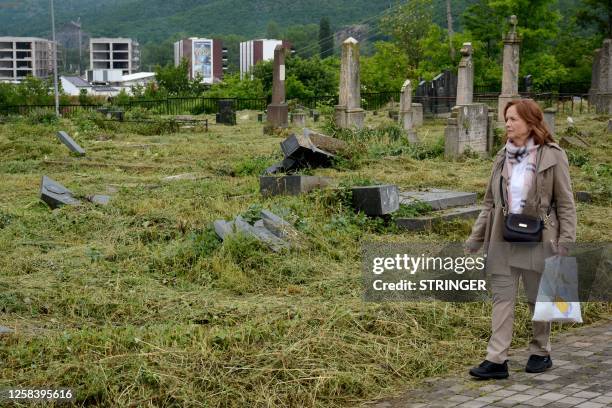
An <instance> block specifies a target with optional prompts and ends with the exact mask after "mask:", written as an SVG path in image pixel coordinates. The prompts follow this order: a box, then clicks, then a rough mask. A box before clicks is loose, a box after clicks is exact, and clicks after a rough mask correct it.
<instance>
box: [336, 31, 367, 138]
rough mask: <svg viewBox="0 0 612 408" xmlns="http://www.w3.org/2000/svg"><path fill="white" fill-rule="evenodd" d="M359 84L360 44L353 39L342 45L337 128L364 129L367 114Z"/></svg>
mask: <svg viewBox="0 0 612 408" xmlns="http://www.w3.org/2000/svg"><path fill="white" fill-rule="evenodd" d="M360 86H361V85H360V82H359V42H358V41H357V40H355V39H354V38H353V37H350V38H348V39H346V40H345V41H344V42H343V43H342V65H341V67H340V93H339V101H338V105H336V115H335V119H336V126H338V127H339V128H357V129H361V128H362V127H363V119H364V116H365V112H364V110H363V109H361V91H360Z"/></svg>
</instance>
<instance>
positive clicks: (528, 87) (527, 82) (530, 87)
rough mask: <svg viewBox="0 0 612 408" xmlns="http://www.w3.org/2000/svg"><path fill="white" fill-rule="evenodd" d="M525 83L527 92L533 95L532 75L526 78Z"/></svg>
mask: <svg viewBox="0 0 612 408" xmlns="http://www.w3.org/2000/svg"><path fill="white" fill-rule="evenodd" d="M524 81H525V92H528V93H531V92H532V91H533V77H532V76H531V74H530V75H526V76H525V78H524Z"/></svg>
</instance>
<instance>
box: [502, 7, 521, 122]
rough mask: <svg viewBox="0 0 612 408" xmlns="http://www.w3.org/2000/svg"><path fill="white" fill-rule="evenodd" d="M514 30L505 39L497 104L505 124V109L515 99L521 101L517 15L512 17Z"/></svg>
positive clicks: (511, 21) (519, 41)
mask: <svg viewBox="0 0 612 408" xmlns="http://www.w3.org/2000/svg"><path fill="white" fill-rule="evenodd" d="M510 24H511V25H512V28H511V29H510V31H509V32H508V35H506V38H504V62H503V73H502V91H501V95H499V98H498V102H497V120H498V121H500V122H504V121H505V118H504V108H505V107H506V105H507V104H508V102H510V101H511V100H513V99H519V98H520V96H519V93H518V78H519V45H520V43H521V40H520V39H519V37H518V34H517V32H516V25H517V24H518V19H517V18H516V16H515V15H513V16H511V17H510Z"/></svg>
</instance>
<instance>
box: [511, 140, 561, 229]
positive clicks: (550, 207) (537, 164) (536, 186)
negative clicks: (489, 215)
mask: <svg viewBox="0 0 612 408" xmlns="http://www.w3.org/2000/svg"><path fill="white" fill-rule="evenodd" d="M541 154H542V152H538V156H540V155H541ZM538 159H541V157H538ZM540 162H541V160H537V162H536V170H535V176H534V177H535V180H534V181H533V182H534V183H535V190H536V194H538V196H539V195H540V194H539V191H538V171H539V170H540ZM505 163H506V157H505V155H504V158H503V160H502V162H501V168H500V170H499V196H500V197H501V202H502V213H503V214H504V217H505V216H507V215H508V203H507V200H506V198H505V197H504V189H503V180H504V178H503V177H502V172H503V170H504V164H505ZM508 176H509V177H510V175H508ZM539 207H540V198H539V197H538V208H539ZM552 207H553V203H552V202H551V204H550V206H549V207H548V211H546V215H545V216H544V218H542V221H543V222H544V224H547V223H548V219H549V218H550V213H551V212H552ZM540 218H541V217H540Z"/></svg>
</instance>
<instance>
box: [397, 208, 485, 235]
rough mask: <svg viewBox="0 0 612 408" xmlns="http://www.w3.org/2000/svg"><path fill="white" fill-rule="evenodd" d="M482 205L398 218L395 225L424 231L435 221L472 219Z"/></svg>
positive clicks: (429, 228) (476, 215)
mask: <svg viewBox="0 0 612 408" xmlns="http://www.w3.org/2000/svg"><path fill="white" fill-rule="evenodd" d="M481 210H482V207H480V206H477V205H473V206H469V207H459V208H449V209H447V210H443V211H440V212H436V213H433V214H428V215H423V216H420V217H414V218H398V219H396V221H395V222H396V225H397V226H398V228H403V229H407V230H410V231H426V230H431V228H432V227H433V226H434V225H435V224H436V222H447V221H453V220H458V219H473V218H476V217H478V214H480V211H481Z"/></svg>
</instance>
